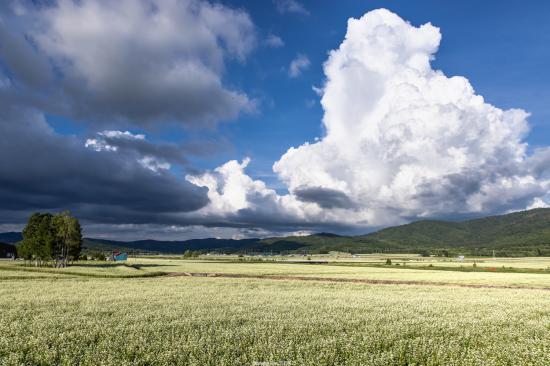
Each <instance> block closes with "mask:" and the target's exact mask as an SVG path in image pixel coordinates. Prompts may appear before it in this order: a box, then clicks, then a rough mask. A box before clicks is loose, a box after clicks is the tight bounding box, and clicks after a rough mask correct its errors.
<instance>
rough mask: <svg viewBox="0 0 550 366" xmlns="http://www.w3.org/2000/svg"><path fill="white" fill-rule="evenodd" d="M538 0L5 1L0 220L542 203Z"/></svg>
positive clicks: (324, 213) (192, 217)
mask: <svg viewBox="0 0 550 366" xmlns="http://www.w3.org/2000/svg"><path fill="white" fill-rule="evenodd" d="M549 15H550V4H547V3H545V2H539V1H529V2H517V1H498V2H497V1H485V2H482V3H481V4H480V3H479V2H474V1H460V2H446V3H445V4H442V3H441V2H438V1H415V2H410V1H339V2H338V3H335V2H328V1H327V2H320V1H296V0H274V1H269V0H265V1H217V2H213V1H199V0H165V1H163V0H140V1H134V0H122V1H119V2H111V1H107V0H81V1H71V0H59V1H54V0H48V1H46V0H44V1H38V0H35V1H30V0H19V1H18V0H12V1H5V2H2V4H1V5H0V202H2V204H1V205H0V231H15V230H20V229H21V228H22V227H23V226H24V223H25V222H26V220H27V218H28V216H29V215H30V214H31V213H32V212H36V211H40V212H46V211H47V212H58V211H62V210H70V211H71V212H72V213H73V214H74V215H75V216H77V217H78V218H79V219H80V221H81V222H82V224H83V228H84V234H85V235H86V236H89V237H104V238H111V239H122V240H136V239H145V238H154V239H165V240H184V239H189V238H204V237H232V238H244V237H265V236H272V235H288V234H300V235H301V234H308V233H312V232H320V231H330V232H336V233H341V234H360V233H366V232H369V231H373V230H377V229H380V228H382V227H386V226H391V225H398V224H404V223H407V222H411V221H414V220H420V219H428V218H430V219H431V218H435V219H449V220H459V219H464V218H470V217H479V216H484V215H491V214H501V213H506V212H510V211H516V210H523V209H528V208H534V207H547V206H548V203H550V196H548V194H547V192H548V187H549V184H550V178H549V177H550V174H549V173H550V171H549V170H550V165H549V163H550V150H549V148H548V145H549V144H548V138H549V137H550V107H549V103H548V101H549V100H550V91H549V89H548V88H547V87H546V86H547V85H549V84H550V72H548V70H547V65H548V64H550V48H549V47H548V44H549V42H550V23H548V22H547V19H548V16H549Z"/></svg>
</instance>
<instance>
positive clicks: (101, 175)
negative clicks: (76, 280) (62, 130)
mask: <svg viewBox="0 0 550 366" xmlns="http://www.w3.org/2000/svg"><path fill="white" fill-rule="evenodd" d="M0 146H1V147H2V150H3V151H4V152H9V153H2V154H0V201H1V202H2V209H1V210H0V216H1V219H2V221H3V222H9V221H10V218H13V217H14V216H13V215H12V213H11V211H12V210H17V211H23V212H29V211H34V210H57V209H59V208H66V209H71V210H72V211H73V212H74V213H75V214H77V215H78V216H79V217H82V218H83V219H87V220H90V221H98V222H103V221H104V220H108V221H115V222H134V221H145V222H147V221H149V220H153V219H154V217H156V216H158V215H164V214H176V213H181V212H188V211H195V210H197V209H200V208H201V207H204V206H205V205H206V204H207V203H208V197H207V191H206V189H205V188H201V187H197V186H195V185H193V184H191V183H189V182H187V181H185V180H183V179H179V178H177V177H176V176H175V175H173V174H172V173H170V172H169V171H165V170H160V169H159V170H155V169H151V168H150V167H147V166H144V164H143V163H142V162H141V160H140V159H142V158H143V157H144V156H147V155H141V154H137V153H136V155H135V158H134V159H129V158H128V156H127V155H126V154H121V152H120V151H114V150H92V149H89V148H86V147H85V146H84V144H83V143H82V141H80V140H79V139H77V138H74V137H70V136H62V135H59V134H57V133H55V132H54V131H53V130H52V129H51V128H50V126H49V125H48V124H47V122H46V121H45V119H44V116H43V115H42V114H41V113H39V112H36V111H32V110H25V109H23V110H21V109H18V108H7V109H4V110H2V112H0Z"/></svg>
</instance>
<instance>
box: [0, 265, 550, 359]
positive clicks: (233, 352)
mask: <svg viewBox="0 0 550 366" xmlns="http://www.w3.org/2000/svg"><path fill="white" fill-rule="evenodd" d="M395 259H396V258H395ZM370 260H372V258H370V259H369V260H367V259H364V260H363V262H365V261H366V262H369V261H370ZM380 260H382V258H380ZM392 260H393V259H392ZM544 260H546V263H548V262H549V261H550V259H548V258H546V259H540V260H539V261H542V262H544ZM527 262H530V260H529V259H526V260H525V262H522V260H520V259H517V260H516V264H515V266H516V267H515V268H529V267H528V266H526V265H527ZM358 264H364V263H358ZM512 266H514V265H512ZM524 266H526V267H524ZM541 268H544V265H542V267H541ZM182 272H184V273H227V274H243V275H249V276H266V275H280V276H285V277H284V279H278V280H275V279H270V278H261V277H259V278H223V277H220V278H209V277H188V276H181V277H172V276H168V275H165V274H166V273H171V274H174V273H182ZM141 276H150V277H141ZM308 276H309V277H317V278H318V279H319V280H316V281H304V280H301V279H300V278H301V277H308ZM322 278H325V279H329V280H325V281H323V280H321V279H322ZM335 278H345V279H371V280H375V279H386V280H396V281H403V282H405V283H396V284H374V285H373V284H367V283H345V282H335V281H332V280H330V279H335ZM409 281H421V282H422V283H423V285H418V284H414V285H413V284H407V282H409ZM456 284H473V285H479V286H494V285H501V286H511V285H513V286H520V287H521V286H522V287H529V288H517V289H510V288H485V287H481V288H462V287H457V286H456ZM532 287H536V288H538V289H533V288H532ZM545 288H550V274H543V273H540V274H537V273H489V272H460V271H449V270H445V271H438V270H423V269H422V270H421V269H403V268H399V267H396V266H391V267H389V268H388V267H368V266H367V267H364V266H349V265H339V264H337V263H336V264H334V265H331V264H329V265H326V264H322V265H312V264H301V263H273V262H263V263H248V262H227V261H221V260H218V261H205V260H193V261H189V260H179V259H174V258H173V259H167V258H138V259H131V260H129V261H128V263H127V265H116V266H115V265H110V264H107V263H104V264H98V263H92V264H90V263H85V264H84V263H82V264H77V265H75V266H72V267H70V268H67V269H47V268H38V269H35V268H29V267H21V266H19V265H18V263H14V262H0V309H1V312H0V365H21V364H28V365H36V364H42V365H50V364H64V365H74V364H84V365H97V364H103V365H136V364H137V365H172V364H183V365H187V364H190V365H548V364H550V291H548V290H546V289H545Z"/></svg>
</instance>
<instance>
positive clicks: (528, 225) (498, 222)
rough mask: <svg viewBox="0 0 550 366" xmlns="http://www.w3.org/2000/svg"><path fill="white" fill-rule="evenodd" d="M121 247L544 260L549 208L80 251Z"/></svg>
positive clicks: (7, 236)
mask: <svg viewBox="0 0 550 366" xmlns="http://www.w3.org/2000/svg"><path fill="white" fill-rule="evenodd" d="M20 240H21V233H17V232H9V233H0V242H6V243H17V242H18V241H20ZM115 248H116V249H122V250H127V251H137V252H143V253H165V254H182V253H183V252H184V251H185V250H198V251H203V252H206V251H218V252H224V253H328V252H329V251H345V252H351V253H376V252H395V253H423V254H436V255H455V254H468V255H492V254H493V250H494V251H495V252H496V254H497V255H499V256H540V255H546V256H550V209H548V208H538V209H533V210H527V211H520V212H514V213H511V214H506V215H499V216H488V217H484V218H480V219H474V220H466V221H456V222H454V221H442V220H423V221H416V222H413V223H410V224H407V225H401V226H394V227H389V228H386V229H383V230H380V231H377V232H374V233H370V234H366V235H359V236H341V235H337V234H332V233H325V232H322V233H317V234H312V235H308V236H287V237H274V238H265V239H258V238H252V239H241V240H235V239H216V238H208V239H192V240H185V241H160V240H138V241H128V242H126V241H117V240H107V239H96V238H85V239H84V249H85V250H86V251H94V250H103V251H108V250H113V249H115Z"/></svg>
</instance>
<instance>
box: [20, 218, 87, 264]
mask: <svg viewBox="0 0 550 366" xmlns="http://www.w3.org/2000/svg"><path fill="white" fill-rule="evenodd" d="M22 235H23V240H22V241H21V242H20V244H19V245H18V248H17V254H18V256H19V257H21V258H23V259H25V260H29V261H34V263H35V265H36V266H44V265H52V266H54V267H67V264H68V262H69V261H70V260H76V259H78V257H79V256H80V251H81V249H82V229H81V227H80V223H79V222H78V219H76V218H75V217H72V216H71V215H70V214H69V213H68V212H61V213H58V214H55V215H52V214H50V213H39V212H37V213H34V214H32V215H31V217H30V218H29V221H28V223H27V225H26V226H25V228H24V229H23V232H22Z"/></svg>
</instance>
